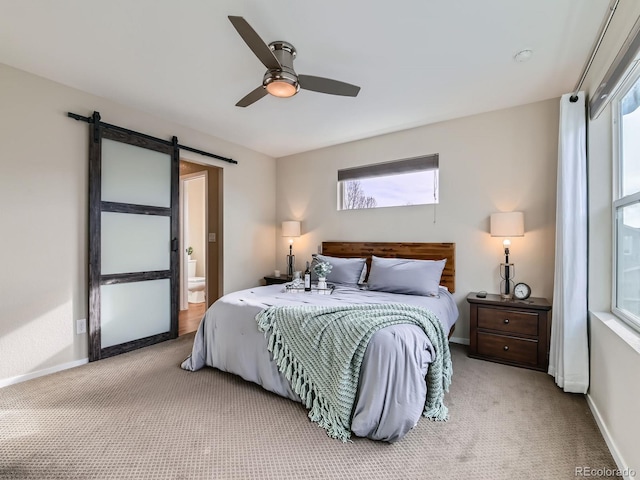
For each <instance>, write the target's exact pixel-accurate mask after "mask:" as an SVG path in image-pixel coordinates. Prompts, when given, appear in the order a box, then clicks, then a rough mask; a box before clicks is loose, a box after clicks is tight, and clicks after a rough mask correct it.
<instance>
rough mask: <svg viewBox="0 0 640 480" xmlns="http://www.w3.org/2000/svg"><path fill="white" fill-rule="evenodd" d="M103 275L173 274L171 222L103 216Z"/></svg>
mask: <svg viewBox="0 0 640 480" xmlns="http://www.w3.org/2000/svg"><path fill="white" fill-rule="evenodd" d="M101 222H102V231H101V241H102V251H101V257H102V258H101V263H102V274H103V275H109V274H114V273H128V272H153V271H158V270H169V268H170V254H171V219H170V218H169V217H162V216H158V215H135V214H129V213H113V212H102V214H101Z"/></svg>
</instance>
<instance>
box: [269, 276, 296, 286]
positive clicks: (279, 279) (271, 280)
mask: <svg viewBox="0 0 640 480" xmlns="http://www.w3.org/2000/svg"><path fill="white" fill-rule="evenodd" d="M264 281H265V282H267V285H277V284H279V283H287V282H290V281H291V280H289V279H287V277H286V276H282V277H274V276H273V275H265V277H264Z"/></svg>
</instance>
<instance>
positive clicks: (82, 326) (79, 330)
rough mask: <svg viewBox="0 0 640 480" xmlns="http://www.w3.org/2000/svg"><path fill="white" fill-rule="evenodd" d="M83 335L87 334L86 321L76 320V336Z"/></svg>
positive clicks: (84, 319) (83, 319)
mask: <svg viewBox="0 0 640 480" xmlns="http://www.w3.org/2000/svg"><path fill="white" fill-rule="evenodd" d="M83 333H87V319H86V318H81V319H80V320H76V334H77V335H82V334H83Z"/></svg>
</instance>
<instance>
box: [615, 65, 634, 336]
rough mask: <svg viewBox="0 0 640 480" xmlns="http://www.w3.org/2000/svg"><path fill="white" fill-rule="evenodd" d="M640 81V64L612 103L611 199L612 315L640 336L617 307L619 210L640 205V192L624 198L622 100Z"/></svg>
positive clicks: (631, 317)
mask: <svg viewBox="0 0 640 480" xmlns="http://www.w3.org/2000/svg"><path fill="white" fill-rule="evenodd" d="M637 81H640V64H636V65H635V66H634V67H633V69H632V70H631V71H630V72H629V73H628V74H627V75H626V77H625V79H624V81H623V82H622V83H621V85H620V87H619V88H617V91H616V93H615V96H614V98H613V99H612V100H613V101H612V102H611V114H612V122H611V124H612V138H611V140H612V144H613V145H612V147H613V148H612V154H613V158H612V160H613V161H612V164H613V165H612V167H613V169H612V173H613V175H612V177H613V179H612V180H613V185H612V198H611V237H612V239H611V241H612V244H611V265H612V277H611V312H612V313H613V314H614V315H615V316H616V317H618V318H619V319H621V320H622V321H623V322H624V323H626V324H627V325H629V326H630V327H631V328H633V329H634V330H635V331H636V332H639V333H640V318H637V317H636V316H635V315H633V316H632V315H629V314H628V313H627V312H625V311H624V310H621V309H619V308H618V307H617V305H616V303H617V299H618V292H617V282H618V271H617V270H618V258H617V253H618V236H617V209H618V208H620V207H624V206H627V205H632V204H634V203H637V202H640V192H636V193H633V194H631V195H626V196H624V197H623V196H622V178H621V175H622V171H621V170H622V169H621V168H620V166H621V165H620V155H621V152H622V123H621V122H620V120H621V115H620V100H622V98H623V97H624V96H625V95H626V94H627V92H628V91H629V90H630V89H631V87H632V86H633V85H634V84H635V83H636V82H637Z"/></svg>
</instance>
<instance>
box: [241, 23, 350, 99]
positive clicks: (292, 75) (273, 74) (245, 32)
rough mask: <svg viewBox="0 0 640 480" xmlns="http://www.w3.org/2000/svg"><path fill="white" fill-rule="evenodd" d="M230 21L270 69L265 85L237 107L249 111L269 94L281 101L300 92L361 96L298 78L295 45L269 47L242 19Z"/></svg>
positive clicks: (331, 83) (343, 86)
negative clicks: (247, 108) (294, 65)
mask: <svg viewBox="0 0 640 480" xmlns="http://www.w3.org/2000/svg"><path fill="white" fill-rule="evenodd" d="M229 20H230V21H231V23H232V24H233V26H234V27H235V29H236V30H237V31H238V33H239V34H240V36H241V37H242V39H243V40H244V41H245V43H246V44H247V45H248V46H249V48H250V49H251V51H252V52H253V53H254V54H255V56H256V57H258V60H260V61H261V62H262V63H263V64H264V66H265V67H267V72H266V73H265V74H264V77H263V79H262V85H260V86H259V87H258V88H256V89H255V90H253V91H251V92H250V93H249V94H247V95H246V96H245V97H243V98H242V99H241V100H240V101H239V102H238V103H236V107H248V106H249V105H251V104H252V103H254V102H257V101H258V100H260V99H261V98H262V97H264V96H265V95H266V94H267V93H270V94H271V95H273V96H276V97H282V98H286V97H292V96H294V95H295V94H296V93H298V90H300V89H301V88H302V89H304V90H311V91H314V92H320V93H329V94H331V95H343V96H345V97H355V96H357V95H358V92H359V91H360V87H358V86H356V85H351V84H350V83H345V82H339V81H338V80H332V79H330V78H324V77H314V76H313V75H298V74H297V73H296V72H295V70H294V69H293V59H294V58H295V57H296V49H295V48H294V46H293V45H291V44H290V43H288V42H283V41H280V40H279V41H276V42H271V43H270V44H269V45H267V44H266V43H264V41H263V40H262V39H261V38H260V36H259V35H258V34H257V33H256V31H255V30H254V29H253V28H252V27H251V25H249V22H247V21H246V20H245V19H244V18H243V17H234V16H231V15H230V16H229Z"/></svg>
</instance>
